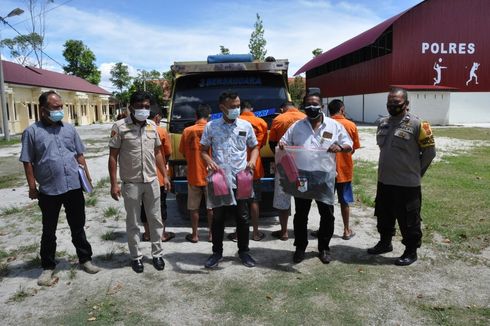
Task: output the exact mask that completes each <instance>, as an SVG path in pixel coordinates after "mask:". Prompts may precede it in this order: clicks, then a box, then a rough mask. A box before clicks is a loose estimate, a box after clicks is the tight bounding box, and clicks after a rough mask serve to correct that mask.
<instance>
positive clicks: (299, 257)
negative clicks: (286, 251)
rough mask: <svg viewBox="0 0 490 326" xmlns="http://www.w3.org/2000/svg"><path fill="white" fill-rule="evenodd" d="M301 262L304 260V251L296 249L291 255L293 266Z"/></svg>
mask: <svg viewBox="0 0 490 326" xmlns="http://www.w3.org/2000/svg"><path fill="white" fill-rule="evenodd" d="M303 260H305V251H304V250H301V249H296V251H295V252H294V255H293V262H294V263H295V264H298V263H301V262H302V261H303Z"/></svg>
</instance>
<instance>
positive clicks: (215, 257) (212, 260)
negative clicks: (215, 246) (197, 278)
mask: <svg viewBox="0 0 490 326" xmlns="http://www.w3.org/2000/svg"><path fill="white" fill-rule="evenodd" d="M222 259H223V255H222V254H218V253H216V252H215V253H213V254H212V255H211V256H209V258H208V260H207V261H206V263H205V264H204V267H206V268H215V267H218V263H219V262H220V261H221V260H222Z"/></svg>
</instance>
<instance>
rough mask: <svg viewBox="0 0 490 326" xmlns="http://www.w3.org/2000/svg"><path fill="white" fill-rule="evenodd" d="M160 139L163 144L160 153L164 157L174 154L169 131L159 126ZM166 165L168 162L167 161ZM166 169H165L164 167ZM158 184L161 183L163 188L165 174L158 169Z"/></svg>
mask: <svg viewBox="0 0 490 326" xmlns="http://www.w3.org/2000/svg"><path fill="white" fill-rule="evenodd" d="M157 132H158V137H159V138H160V141H161V142H162V145H160V151H161V152H162V155H163V157H164V158H165V157H168V156H170V154H172V147H171V144H170V137H169V136H168V132H167V129H165V128H163V127H160V126H157ZM165 163H166V160H165ZM164 168H165V167H164ZM157 176H158V182H159V183H160V187H162V186H163V174H162V173H161V172H160V170H159V169H157Z"/></svg>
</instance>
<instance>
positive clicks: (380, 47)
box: [306, 26, 393, 78]
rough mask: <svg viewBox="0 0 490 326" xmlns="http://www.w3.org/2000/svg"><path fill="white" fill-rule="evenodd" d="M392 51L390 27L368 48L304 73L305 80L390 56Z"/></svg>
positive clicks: (391, 29) (391, 30)
mask: <svg viewBox="0 0 490 326" xmlns="http://www.w3.org/2000/svg"><path fill="white" fill-rule="evenodd" d="M392 51H393V27H392V26H390V27H389V28H388V29H387V30H386V31H385V32H384V33H383V34H381V36H380V37H378V39H377V40H376V41H375V42H374V43H373V44H370V45H368V46H365V47H363V48H361V49H359V50H357V51H354V52H351V53H349V54H346V55H344V56H342V57H340V58H337V59H335V60H333V61H330V62H327V63H324V64H323V65H321V66H318V67H316V68H314V69H311V70H309V71H307V72H306V78H313V77H317V76H320V75H324V74H328V73H329V72H332V71H335V70H339V69H342V68H347V67H349V66H352V65H355V64H358V63H361V62H365V61H369V60H372V59H374V58H377V57H381V56H384V55H386V54H390V53H391V52H392Z"/></svg>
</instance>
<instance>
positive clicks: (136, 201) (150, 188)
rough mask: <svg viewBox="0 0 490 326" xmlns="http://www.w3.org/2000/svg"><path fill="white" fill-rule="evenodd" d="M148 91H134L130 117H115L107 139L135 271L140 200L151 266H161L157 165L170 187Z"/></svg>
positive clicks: (139, 264) (115, 195) (139, 257)
mask: <svg viewBox="0 0 490 326" xmlns="http://www.w3.org/2000/svg"><path fill="white" fill-rule="evenodd" d="M150 99H151V95H150V94H149V93H147V92H140V91H137V92H135V93H133V94H132V95H131V98H130V101H129V102H130V111H131V114H130V116H129V117H127V118H125V119H122V120H118V121H117V122H116V123H115V124H114V126H113V127H112V131H111V140H110V142H109V147H110V153H109V175H110V178H111V196H112V198H114V199H115V200H119V197H121V195H122V197H123V198H124V208H125V209H126V232H127V236H128V247H129V254H130V255H131V259H132V264H131V267H132V268H133V270H134V271H135V272H136V273H141V272H143V269H144V267H143V263H142V258H143V256H142V254H141V252H140V249H139V239H140V237H139V235H140V229H139V226H138V221H139V220H140V214H141V203H143V204H144V206H145V212H146V216H147V219H148V224H149V229H150V241H151V253H152V256H153V266H154V267H155V268H156V269H157V270H163V269H164V267H165V262H164V261H163V259H162V241H161V234H162V231H163V224H162V220H161V216H160V184H159V181H158V178H157V168H158V169H160V172H161V173H162V175H163V179H164V187H165V189H166V190H169V189H170V183H169V181H168V178H167V174H166V169H165V159H164V158H163V154H162V152H161V150H160V145H161V141H160V138H159V137H158V133H157V126H156V124H155V122H153V121H152V120H148V116H149V115H150ZM118 159H119V176H120V178H121V180H122V186H121V187H120V186H119V184H118V182H117V176H116V171H117V161H118Z"/></svg>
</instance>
